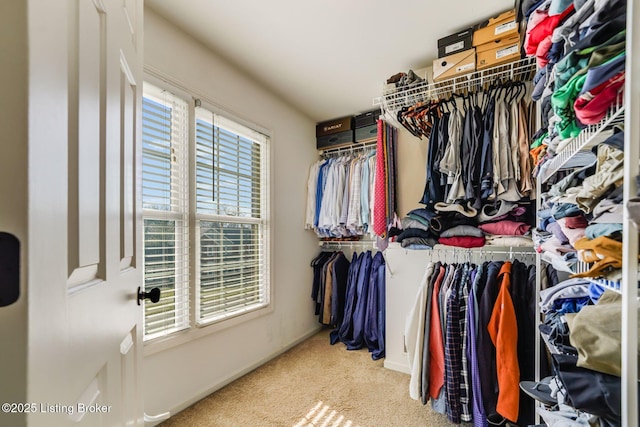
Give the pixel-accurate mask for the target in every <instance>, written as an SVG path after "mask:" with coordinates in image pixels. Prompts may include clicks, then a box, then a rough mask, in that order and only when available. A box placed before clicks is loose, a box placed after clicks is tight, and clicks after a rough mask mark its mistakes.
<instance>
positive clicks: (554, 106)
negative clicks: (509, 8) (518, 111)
mask: <svg viewBox="0 0 640 427" xmlns="http://www.w3.org/2000/svg"><path fill="white" fill-rule="evenodd" d="M522 13H523V15H524V16H525V20H526V22H527V30H526V38H525V42H524V49H525V52H526V53H527V55H528V56H535V57H536V59H537V62H538V72H537V74H536V76H535V77H534V84H535V88H534V90H533V93H532V98H533V100H534V101H537V102H539V103H540V107H541V111H542V128H541V129H540V130H539V131H538V132H536V134H535V135H534V138H533V139H534V143H533V144H532V146H531V149H532V155H533V156H534V158H535V163H536V166H537V168H536V169H537V170H540V167H541V166H542V165H543V164H544V163H545V162H547V161H549V160H550V159H551V158H553V157H554V156H555V155H556V153H558V152H560V151H562V146H563V141H567V140H570V139H572V138H573V137H575V136H577V135H578V134H579V133H580V132H581V131H582V129H583V128H584V127H585V126H587V125H593V124H597V123H599V122H600V121H601V120H602V119H603V118H604V117H605V116H606V114H607V112H608V111H609V110H610V108H611V106H612V105H614V104H616V103H617V102H621V100H622V93H623V90H624V81H625V60H626V1H624V0H607V1H594V0H588V1H574V2H571V1H565V0H546V1H543V0H539V1H534V2H524V3H523V9H522Z"/></svg>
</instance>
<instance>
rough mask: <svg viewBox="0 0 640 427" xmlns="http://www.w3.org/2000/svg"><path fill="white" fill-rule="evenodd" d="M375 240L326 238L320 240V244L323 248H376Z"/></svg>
mask: <svg viewBox="0 0 640 427" xmlns="http://www.w3.org/2000/svg"><path fill="white" fill-rule="evenodd" d="M375 243H376V242H375V241H374V240H353V241H350V240H347V241H335V240H333V241H332V240H324V241H320V242H318V245H319V246H321V247H322V248H323V249H331V248H335V249H342V248H350V249H360V248H362V249H367V248H368V249H375Z"/></svg>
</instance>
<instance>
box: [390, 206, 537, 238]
mask: <svg viewBox="0 0 640 427" xmlns="http://www.w3.org/2000/svg"><path fill="white" fill-rule="evenodd" d="M532 210H533V208H532V203H531V202H530V201H529V200H523V201H522V202H508V201H504V200H497V201H495V202H488V204H485V205H484V206H482V208H481V209H480V210H477V209H475V208H474V207H473V206H472V205H471V203H470V202H469V201H462V200H461V201H456V202H454V203H445V202H438V203H435V204H434V208H433V209H427V208H418V209H414V210H412V211H411V212H409V213H408V214H407V216H406V217H404V218H403V219H402V220H401V227H400V228H398V229H392V230H391V231H390V233H389V234H390V236H395V237H394V239H395V241H396V242H399V243H401V245H402V246H403V247H408V248H412V249H424V248H432V247H433V246H434V245H436V244H440V245H446V246H455V247H460V248H476V247H482V246H485V245H493V246H508V247H511V246H528V247H531V246H532V245H533V241H532V240H531V229H532V226H531V223H532V222H533V221H532V217H533V214H532Z"/></svg>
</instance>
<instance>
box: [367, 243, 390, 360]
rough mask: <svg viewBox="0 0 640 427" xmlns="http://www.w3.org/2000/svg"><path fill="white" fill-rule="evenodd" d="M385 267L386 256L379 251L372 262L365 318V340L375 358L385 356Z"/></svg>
mask: <svg viewBox="0 0 640 427" xmlns="http://www.w3.org/2000/svg"><path fill="white" fill-rule="evenodd" d="M384 268H385V263H384V256H382V252H378V253H376V254H375V256H374V257H373V261H372V263H371V270H370V274H369V280H368V291H367V300H366V309H365V318H364V342H365V344H366V346H367V348H368V349H369V352H371V353H372V356H371V357H372V358H373V360H378V359H380V358H381V357H384V313H385V310H384V281H385V278H384V271H385V270H384ZM380 316H382V319H380ZM380 320H382V322H380ZM381 326H382V327H381Z"/></svg>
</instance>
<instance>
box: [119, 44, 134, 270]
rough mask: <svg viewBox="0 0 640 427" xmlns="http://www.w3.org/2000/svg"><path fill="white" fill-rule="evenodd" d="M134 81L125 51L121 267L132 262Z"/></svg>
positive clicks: (122, 71) (122, 70) (122, 67)
mask: <svg viewBox="0 0 640 427" xmlns="http://www.w3.org/2000/svg"><path fill="white" fill-rule="evenodd" d="M136 92H137V85H136V81H135V79H134V77H133V74H132V72H131V69H130V68H129V64H128V63H127V60H126V57H125V56H124V55H122V56H121V58H120V116H121V120H120V126H121V129H122V132H121V135H120V150H121V155H120V170H121V173H120V268H121V269H123V270H124V269H126V268H128V267H132V266H133V261H134V254H135V239H134V236H135V200H134V194H135V193H134V191H135V186H134V183H135V179H134V177H135V159H136V156H135V154H136V153H135V143H134V142H135V137H136V121H135V119H136V117H135V111H136V99H137V98H136Z"/></svg>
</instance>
